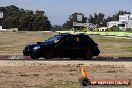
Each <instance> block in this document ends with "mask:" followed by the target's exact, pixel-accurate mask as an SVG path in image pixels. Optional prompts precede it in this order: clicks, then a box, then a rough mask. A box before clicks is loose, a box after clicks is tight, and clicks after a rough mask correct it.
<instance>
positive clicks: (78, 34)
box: [59, 33, 88, 36]
mask: <svg viewBox="0 0 132 88" xmlns="http://www.w3.org/2000/svg"><path fill="white" fill-rule="evenodd" d="M59 35H62V36H66V35H72V36H81V35H86V34H84V33H72V34H71V33H61V34H59ZM86 36H88V35H86Z"/></svg>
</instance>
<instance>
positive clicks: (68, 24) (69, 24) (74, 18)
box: [63, 13, 87, 29]
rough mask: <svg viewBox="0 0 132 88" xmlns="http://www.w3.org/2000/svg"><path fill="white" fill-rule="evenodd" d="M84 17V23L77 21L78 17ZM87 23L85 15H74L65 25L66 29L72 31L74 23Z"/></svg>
mask: <svg viewBox="0 0 132 88" xmlns="http://www.w3.org/2000/svg"><path fill="white" fill-rule="evenodd" d="M78 14H79V15H82V21H78V20H77V15H78ZM86 21H87V17H85V16H84V15H83V13H73V14H72V15H70V16H69V18H68V21H66V23H64V24H63V27H64V28H67V29H71V28H72V27H73V22H78V23H85V22H86Z"/></svg>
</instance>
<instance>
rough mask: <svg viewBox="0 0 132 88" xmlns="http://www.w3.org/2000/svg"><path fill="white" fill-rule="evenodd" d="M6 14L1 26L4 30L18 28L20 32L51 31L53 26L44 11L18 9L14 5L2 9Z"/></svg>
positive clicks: (0, 8)
mask: <svg viewBox="0 0 132 88" xmlns="http://www.w3.org/2000/svg"><path fill="white" fill-rule="evenodd" d="M0 11H1V12H3V13H4V16H3V19H0V25H2V27H3V28H7V29H8V28H18V29H19V31H48V30H51V24H50V21H49V20H48V17H47V16H46V15H45V12H44V11H40V10H37V11H35V12H34V11H32V10H24V9H22V8H18V7H16V6H14V5H11V6H7V7H0Z"/></svg>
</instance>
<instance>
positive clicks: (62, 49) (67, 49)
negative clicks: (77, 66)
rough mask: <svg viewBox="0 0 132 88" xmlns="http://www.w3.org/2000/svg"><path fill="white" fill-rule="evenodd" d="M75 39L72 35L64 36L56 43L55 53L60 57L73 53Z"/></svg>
mask: <svg viewBox="0 0 132 88" xmlns="http://www.w3.org/2000/svg"><path fill="white" fill-rule="evenodd" d="M73 50H74V41H73V37H72V36H71V35H67V36H65V37H63V38H62V39H61V40H60V42H58V44H57V45H56V48H55V53H56V55H57V56H58V57H70V56H72V54H73Z"/></svg>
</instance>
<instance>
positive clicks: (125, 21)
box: [108, 14, 132, 31]
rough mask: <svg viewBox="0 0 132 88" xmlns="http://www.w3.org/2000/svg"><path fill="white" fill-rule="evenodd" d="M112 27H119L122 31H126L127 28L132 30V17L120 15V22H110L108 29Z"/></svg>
mask: <svg viewBox="0 0 132 88" xmlns="http://www.w3.org/2000/svg"><path fill="white" fill-rule="evenodd" d="M112 26H118V27H119V28H120V30H122V31H125V30H126V29H127V28H132V15H130V14H124V15H119V21H111V22H108V28H110V27H112Z"/></svg>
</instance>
